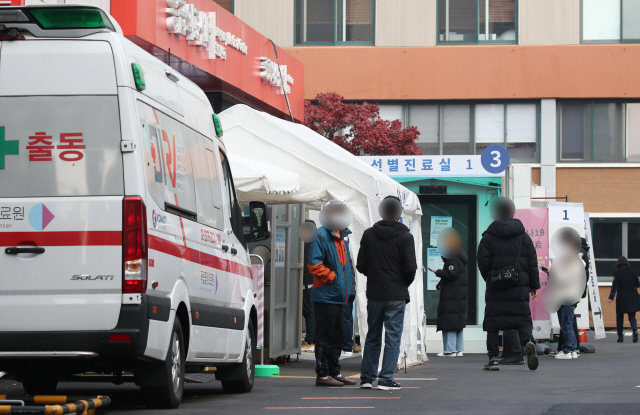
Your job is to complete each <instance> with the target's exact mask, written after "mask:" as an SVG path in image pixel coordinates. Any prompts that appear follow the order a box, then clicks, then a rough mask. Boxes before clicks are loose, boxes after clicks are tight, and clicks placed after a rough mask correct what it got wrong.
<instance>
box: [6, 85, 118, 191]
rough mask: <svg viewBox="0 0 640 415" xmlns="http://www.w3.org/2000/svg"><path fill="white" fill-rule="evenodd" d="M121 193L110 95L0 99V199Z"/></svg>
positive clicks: (115, 106) (115, 112) (114, 113)
mask: <svg viewBox="0 0 640 415" xmlns="http://www.w3.org/2000/svg"><path fill="white" fill-rule="evenodd" d="M123 194H124V178H123V168H122V153H121V152H120V118H119V114H118V98H117V97H116V96H27V97H0V197H3V198H5V197H55V196H116V195H123Z"/></svg>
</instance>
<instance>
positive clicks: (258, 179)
mask: <svg viewBox="0 0 640 415" xmlns="http://www.w3.org/2000/svg"><path fill="white" fill-rule="evenodd" d="M229 163H230V164H231V170H232V171H233V182H234V184H235V186H236V189H237V190H238V192H241V193H250V192H260V191H262V192H265V193H267V194H272V193H273V194H285V193H287V194H288V193H298V192H299V191H300V175H299V174H298V173H295V172H292V171H289V170H286V169H281V168H279V167H275V166H270V165H269V164H265V163H262V162H260V161H257V160H251V159H248V158H246V157H242V156H240V155H234V156H233V158H231V159H229Z"/></svg>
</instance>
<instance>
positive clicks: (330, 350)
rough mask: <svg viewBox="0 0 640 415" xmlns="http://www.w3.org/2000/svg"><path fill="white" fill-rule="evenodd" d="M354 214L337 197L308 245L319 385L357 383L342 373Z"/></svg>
mask: <svg viewBox="0 0 640 415" xmlns="http://www.w3.org/2000/svg"><path fill="white" fill-rule="evenodd" d="M351 220H352V216H351V212H350V211H349V209H348V208H347V206H346V205H345V204H344V203H343V202H341V201H338V200H332V201H331V202H329V204H328V205H327V206H325V208H324V209H322V212H321V213H320V222H321V223H322V225H323V226H322V227H321V228H320V229H318V237H317V238H316V240H314V241H313V242H312V243H311V246H310V248H309V262H308V264H307V267H308V269H309V272H311V273H312V274H313V276H314V280H313V291H312V292H311V298H312V300H313V302H314V314H315V317H316V343H315V348H316V374H317V378H316V386H342V385H355V384H356V382H355V381H352V380H349V379H346V378H345V377H344V376H342V374H341V373H340V369H341V368H340V363H339V359H340V353H341V351H342V343H343V340H344V307H345V305H346V304H347V303H348V299H349V293H350V292H351V284H352V283H353V273H352V266H351V257H350V254H349V234H351V231H350V230H349V229H348V228H347V227H348V226H349V225H350V224H351Z"/></svg>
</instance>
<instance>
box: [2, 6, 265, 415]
mask: <svg viewBox="0 0 640 415" xmlns="http://www.w3.org/2000/svg"><path fill="white" fill-rule="evenodd" d="M222 136H223V130H222V126H221V125H220V121H219V119H218V117H217V115H216V114H214V112H213V110H212V107H211V105H210V103H209V101H208V99H207V97H206V96H205V94H204V92H203V91H202V90H201V89H200V88H198V87H197V86H196V85H195V84H194V83H192V82H191V81H190V80H188V79H186V78H185V77H184V76H182V75H181V74H180V73H178V72H176V71H175V70H174V69H172V68H171V67H170V66H167V65H165V64H164V63H163V62H161V61H160V60H159V59H157V58H156V57H154V56H153V55H151V54H149V53H148V52H146V51H144V50H142V49H141V48H139V47H138V46H136V45H135V44H133V43H132V42H131V41H129V40H128V39H126V38H125V37H124V36H123V34H122V30H121V29H120V27H119V26H118V24H117V22H115V21H114V20H113V18H112V17H110V16H109V15H107V14H106V13H105V12H104V11H103V10H102V9H100V8H98V7H93V6H88V5H87V6H84V5H82V6H78V5H53V6H44V5H42V6H23V7H0V371H4V372H8V373H10V374H12V375H14V376H15V377H16V378H17V379H18V380H19V381H20V382H22V384H23V386H24V388H25V391H26V392H27V393H29V394H52V393H54V391H55V389H56V386H57V383H58V380H59V379H60V378H62V377H64V376H67V375H71V374H77V373H83V372H94V373H99V374H108V375H112V376H113V377H112V378H111V379H113V381H114V382H115V383H119V382H121V381H122V380H123V379H126V377H125V376H123V373H124V374H127V373H132V374H133V378H134V380H135V383H136V384H137V385H138V386H140V388H141V391H142V395H143V397H144V400H145V402H146V404H147V405H148V406H150V407H154V408H176V407H177V406H178V405H179V404H180V402H181V400H182V395H183V390H184V382H185V373H189V372H201V371H203V370H205V368H212V367H215V376H216V378H217V379H219V380H220V381H221V382H222V387H223V388H224V390H225V391H226V392H233V393H239V392H249V391H251V389H252V387H253V381H254V366H255V363H254V352H255V344H256V329H257V317H256V316H257V313H256V306H255V298H254V297H255V293H254V290H253V281H252V277H251V268H250V267H251V265H250V264H251V263H250V260H249V254H248V252H247V250H246V246H245V243H248V242H255V241H259V240H263V239H267V238H268V237H269V228H268V223H267V222H266V205H265V204H264V203H261V202H252V203H251V205H250V208H249V217H247V218H244V217H243V211H241V207H240V204H239V202H238V199H237V197H236V192H235V189H234V184H233V175H232V171H231V169H230V167H229V159H228V157H227V153H226V151H225V147H224V143H223V138H222ZM245 225H246V226H245ZM245 230H246V231H247V234H246V235H245ZM107 378H109V376H107Z"/></svg>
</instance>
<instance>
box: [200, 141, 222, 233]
mask: <svg viewBox="0 0 640 415" xmlns="http://www.w3.org/2000/svg"><path fill="white" fill-rule="evenodd" d="M193 135H194V140H195V142H196V143H197V144H196V147H195V151H194V152H193V174H194V177H195V180H196V198H197V202H198V222H200V223H202V224H204V225H208V226H211V227H214V228H216V229H220V230H222V229H224V215H223V213H222V192H221V191H220V175H219V174H218V166H217V163H216V160H215V158H214V153H213V151H212V149H214V150H215V147H214V144H213V142H212V141H211V140H210V139H209V138H207V137H205V136H203V135H200V134H198V133H196V132H193Z"/></svg>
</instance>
